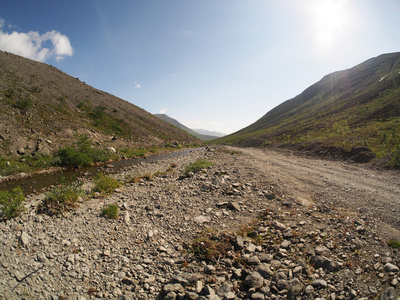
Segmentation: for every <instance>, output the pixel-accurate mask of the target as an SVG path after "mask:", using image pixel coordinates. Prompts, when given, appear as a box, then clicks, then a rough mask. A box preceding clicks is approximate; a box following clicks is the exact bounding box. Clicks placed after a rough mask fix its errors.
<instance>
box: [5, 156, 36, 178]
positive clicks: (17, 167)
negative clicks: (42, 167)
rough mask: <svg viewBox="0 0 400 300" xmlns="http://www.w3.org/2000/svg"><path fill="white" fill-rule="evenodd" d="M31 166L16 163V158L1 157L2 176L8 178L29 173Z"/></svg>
mask: <svg viewBox="0 0 400 300" xmlns="http://www.w3.org/2000/svg"><path fill="white" fill-rule="evenodd" d="M28 170H29V166H28V165H27V164H24V163H22V162H19V161H16V160H15V159H14V158H12V159H7V158H4V157H2V156H1V155H0V175H1V176H8V175H13V174H17V173H21V172H27V171H28Z"/></svg>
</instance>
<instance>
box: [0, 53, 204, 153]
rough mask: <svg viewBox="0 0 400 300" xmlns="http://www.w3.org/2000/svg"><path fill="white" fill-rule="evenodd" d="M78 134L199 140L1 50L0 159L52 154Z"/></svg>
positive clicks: (133, 141)
mask: <svg viewBox="0 0 400 300" xmlns="http://www.w3.org/2000/svg"><path fill="white" fill-rule="evenodd" d="M77 134H86V135H88V136H89V137H90V138H91V139H92V140H93V142H95V143H97V144H99V145H102V146H113V147H115V148H124V147H131V148H134V147H146V146H157V145H164V144H166V143H170V144H172V143H174V142H177V143H179V144H186V143H197V142H199V140H198V139H197V138H195V137H193V136H191V135H189V134H187V133H186V132H184V131H182V130H180V129H178V128H176V127H174V126H171V125H170V124H168V123H166V122H165V121H163V120H161V119H160V118H157V117H155V116H153V115H152V114H150V113H148V112H146V111H145V110H143V109H141V108H139V107H137V106H135V105H133V104H131V103H129V102H127V101H124V100H122V99H120V98H117V97H115V96H113V95H110V94H108V93H106V92H104V91H101V90H98V89H95V88H93V87H91V86H89V85H87V84H85V83H84V82H82V81H80V80H79V79H78V78H73V77H71V76H69V75H67V74H65V73H64V72H62V71H60V70H58V69H56V68H54V67H52V66H50V65H47V64H44V63H40V62H37V61H33V60H30V59H27V58H23V57H20V56H17V55H14V54H10V53H7V52H3V51H0V159H1V155H3V156H4V155H5V156H7V155H9V154H11V153H13V154H14V155H16V154H17V153H18V152H20V153H22V152H24V153H26V154H29V153H33V152H35V151H37V150H38V149H45V150H44V152H45V153H51V152H54V151H56V150H57V149H59V148H60V147H62V146H65V145H68V144H71V143H72V142H73V141H74V140H75V139H76V135H77Z"/></svg>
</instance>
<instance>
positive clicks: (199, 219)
mask: <svg viewBox="0 0 400 300" xmlns="http://www.w3.org/2000/svg"><path fill="white" fill-rule="evenodd" d="M194 221H195V222H196V223H199V224H203V223H209V222H211V218H210V217H209V216H203V215H200V216H197V217H195V218H194Z"/></svg>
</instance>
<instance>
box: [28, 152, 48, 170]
mask: <svg viewBox="0 0 400 300" xmlns="http://www.w3.org/2000/svg"><path fill="white" fill-rule="evenodd" d="M26 162H27V163H28V164H29V165H30V166H31V167H34V168H45V167H48V166H50V165H51V164H52V163H53V159H52V157H51V156H50V155H44V154H40V153H39V152H35V153H33V154H32V155H29V156H27V157H26Z"/></svg>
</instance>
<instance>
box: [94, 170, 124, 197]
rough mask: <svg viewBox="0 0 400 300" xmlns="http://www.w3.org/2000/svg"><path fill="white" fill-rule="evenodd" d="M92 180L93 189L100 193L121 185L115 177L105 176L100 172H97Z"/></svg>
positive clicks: (110, 190)
mask: <svg viewBox="0 0 400 300" xmlns="http://www.w3.org/2000/svg"><path fill="white" fill-rule="evenodd" d="M94 182H95V187H94V191H95V192H99V193H102V194H110V193H112V192H113V191H114V190H115V189H116V188H118V187H120V186H121V184H120V183H119V182H118V180H116V179H115V178H112V177H110V176H106V175H104V174H101V173H99V174H97V176H96V177H95V178H94Z"/></svg>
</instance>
